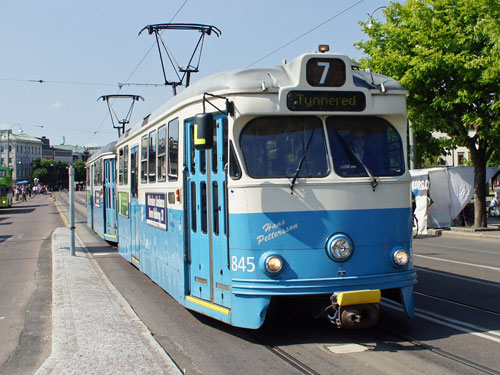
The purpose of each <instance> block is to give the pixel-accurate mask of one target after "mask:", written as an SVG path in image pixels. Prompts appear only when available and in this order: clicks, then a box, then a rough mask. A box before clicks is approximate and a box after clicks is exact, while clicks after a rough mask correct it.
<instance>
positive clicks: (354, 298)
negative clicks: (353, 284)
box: [337, 290, 381, 306]
mask: <svg viewBox="0 0 500 375" xmlns="http://www.w3.org/2000/svg"><path fill="white" fill-rule="evenodd" d="M380 297H381V293H380V290H357V291H354V292H342V293H340V294H339V295H338V296H337V303H338V305H339V306H349V305H361V304H364V303H379V302H380Z"/></svg>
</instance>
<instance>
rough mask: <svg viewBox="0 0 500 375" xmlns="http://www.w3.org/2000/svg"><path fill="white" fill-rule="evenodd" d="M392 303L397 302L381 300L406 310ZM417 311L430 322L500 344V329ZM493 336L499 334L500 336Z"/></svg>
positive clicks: (398, 308)
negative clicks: (495, 329) (493, 329)
mask: <svg viewBox="0 0 500 375" xmlns="http://www.w3.org/2000/svg"><path fill="white" fill-rule="evenodd" d="M392 303H394V304H395V302H392V301H387V300H384V302H381V305H384V306H386V307H390V308H392V309H395V310H399V311H404V310H403V308H402V307H400V306H399V305H393V304H392ZM415 311H416V313H415V316H416V317H418V318H421V319H425V320H428V321H430V322H433V323H436V324H440V325H443V326H446V327H449V328H453V329H456V330H458V331H461V332H465V333H470V334H472V335H475V336H478V337H481V338H483V339H486V340H490V341H494V342H497V343H499V344H500V332H499V331H490V330H488V329H487V328H484V327H480V326H477V325H474V324H470V323H466V322H462V321H460V320H456V319H452V318H448V317H447V316H444V315H440V314H436V313H433V312H431V311H427V310H422V309H415ZM477 331H479V332H477ZM493 336H499V338H497V337H493Z"/></svg>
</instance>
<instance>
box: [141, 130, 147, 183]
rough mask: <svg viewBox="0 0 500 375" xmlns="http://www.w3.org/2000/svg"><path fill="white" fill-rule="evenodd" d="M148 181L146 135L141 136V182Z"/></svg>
mask: <svg viewBox="0 0 500 375" xmlns="http://www.w3.org/2000/svg"><path fill="white" fill-rule="evenodd" d="M147 182H148V135H147V134H144V135H143V136H142V137H141V184H146V183H147Z"/></svg>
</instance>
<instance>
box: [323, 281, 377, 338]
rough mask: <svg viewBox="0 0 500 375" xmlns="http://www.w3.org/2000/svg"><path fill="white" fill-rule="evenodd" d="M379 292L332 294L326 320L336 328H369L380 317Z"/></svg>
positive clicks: (365, 291) (362, 291)
mask: <svg viewBox="0 0 500 375" xmlns="http://www.w3.org/2000/svg"><path fill="white" fill-rule="evenodd" d="M380 298H381V293H380V290H361V291H353V292H342V293H334V294H332V295H331V296H330V301H331V305H330V309H329V310H330V311H331V310H333V311H332V312H333V314H332V313H328V314H327V318H328V319H329V320H330V322H331V323H333V324H335V325H336V326H337V327H338V328H342V327H344V328H347V329H354V328H369V327H372V326H374V325H375V324H376V323H377V321H378V318H379V316H380V309H379V302H380Z"/></svg>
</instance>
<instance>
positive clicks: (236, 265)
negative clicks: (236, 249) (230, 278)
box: [231, 256, 255, 272]
mask: <svg viewBox="0 0 500 375" xmlns="http://www.w3.org/2000/svg"><path fill="white" fill-rule="evenodd" d="M254 260H255V257H241V258H239V259H238V257H237V256H233V257H231V269H232V270H233V271H242V272H253V271H255V263H254Z"/></svg>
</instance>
